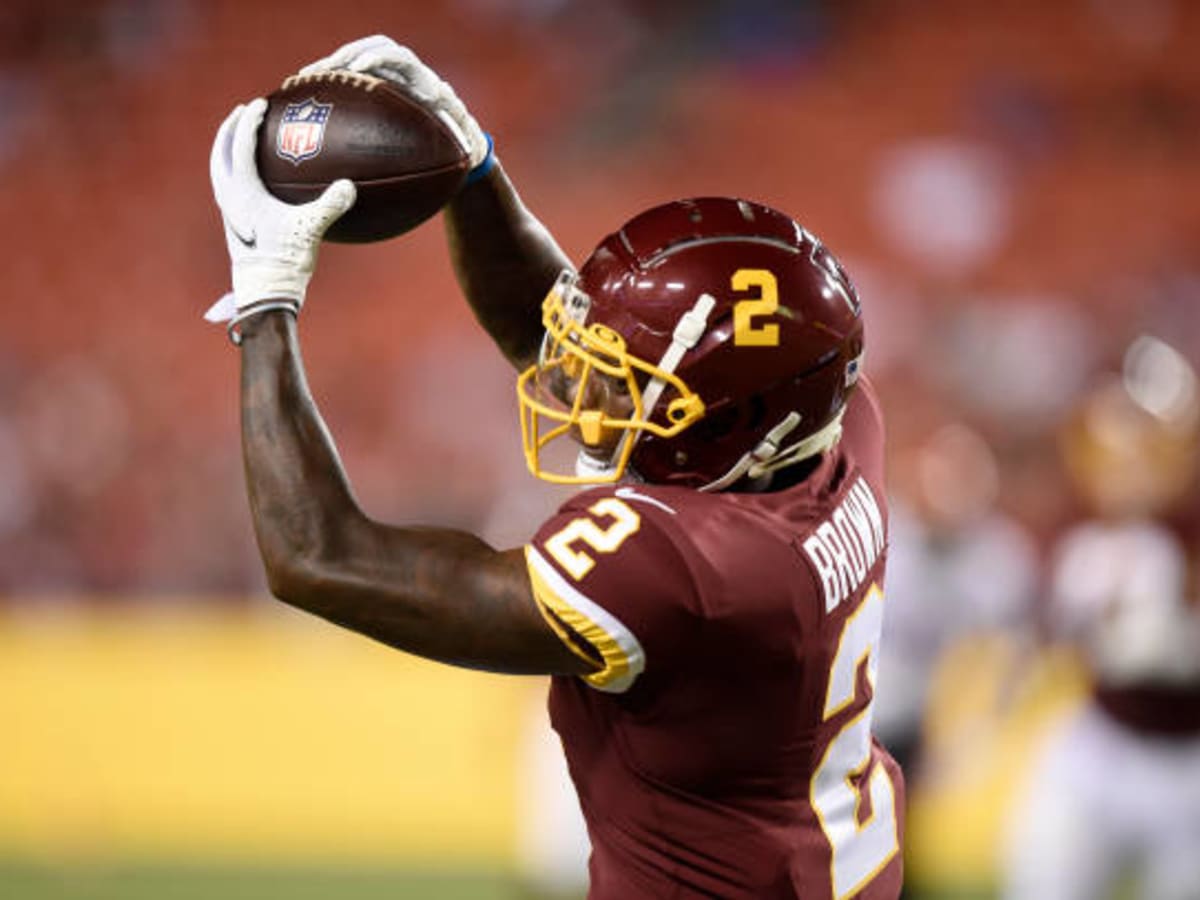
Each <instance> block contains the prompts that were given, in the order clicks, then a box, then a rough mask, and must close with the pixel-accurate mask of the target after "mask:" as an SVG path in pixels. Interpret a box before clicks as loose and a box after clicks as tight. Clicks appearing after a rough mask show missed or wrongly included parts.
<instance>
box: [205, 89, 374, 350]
mask: <svg viewBox="0 0 1200 900" xmlns="http://www.w3.org/2000/svg"><path fill="white" fill-rule="evenodd" d="M266 110H267V101H266V100H263V99H262V98H259V99H256V100H252V101H251V102H250V103H249V105H246V106H239V107H238V108H237V109H235V110H234V111H233V112H232V113H230V114H229V117H228V118H227V119H226V120H225V121H224V122H223V123H222V124H221V127H220V129H219V130H218V131H217V137H216V140H215V141H213V147H212V156H211V157H210V159H209V174H210V175H211V177H212V186H213V194H214V195H215V197H216V200H217V206H218V207H220V209H221V218H222V219H223V221H224V223H225V243H226V244H227V245H228V246H229V258H230V260H231V261H232V263H233V291H232V292H231V293H228V294H226V295H225V296H224V297H222V298H221V299H220V300H218V301H217V302H216V303H214V304H213V306H212V307H211V308H210V309H209V310H208V312H206V313H205V314H204V318H206V319H207V320H208V321H210V322H230V325H231V327H232V326H233V325H234V324H236V323H237V322H238V321H240V320H241V319H244V318H246V317H247V316H249V315H252V314H253V313H256V312H261V311H264V310H266V309H290V310H292V311H293V312H299V310H300V306H301V305H302V304H303V303H304V292H305V291H306V290H307V288H308V281H309V279H310V278H312V274H313V269H314V268H315V267H316V264H317V249H318V247H319V246H320V244H321V237H322V236H323V235H324V234H325V231H326V229H328V228H329V226H330V225H332V224H333V223H334V221H335V220H336V219H337V218H338V216H340V215H342V213H344V212H345V211H346V210H348V209H349V208H350V207H351V206H353V205H354V199H355V189H354V183H353V182H352V181H350V180H348V179H344V178H343V179H340V180H338V181H335V182H334V183H333V184H331V185H329V187H327V188H326V189H325V193H323V194H321V196H320V197H318V198H317V199H316V200H312V201H310V202H308V203H304V204H298V205H297V204H291V203H284V202H283V201H282V200H279V199H277V198H276V197H273V196H272V195H271V194H270V193H269V192H268V191H267V189H266V187H264V186H263V183H262V179H261V178H260V177H259V175H258V167H257V166H256V165H255V162H254V150H255V146H256V144H257V143H258V126H259V125H260V124H261V123H262V120H263V116H264V115H265V113H266ZM231 333H232V332H231Z"/></svg>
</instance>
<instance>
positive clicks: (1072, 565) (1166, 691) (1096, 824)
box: [1004, 520, 1200, 900]
mask: <svg viewBox="0 0 1200 900" xmlns="http://www.w3.org/2000/svg"><path fill="white" fill-rule="evenodd" d="M1053 592H1054V593H1053V597H1052V608H1051V619H1052V626H1053V627H1054V629H1055V630H1056V632H1057V633H1059V634H1060V635H1062V636H1065V637H1068V638H1070V639H1073V640H1074V641H1075V642H1077V644H1078V646H1079V647H1080V649H1081V650H1082V652H1083V654H1084V657H1085V660H1086V662H1087V665H1088V667H1089V669H1090V671H1091V675H1092V679H1093V685H1094V689H1093V691H1092V694H1091V696H1090V697H1089V700H1088V702H1087V703H1085V704H1084V705H1083V707H1082V708H1081V709H1080V710H1078V711H1077V713H1075V714H1073V715H1072V716H1070V717H1069V718H1068V719H1067V720H1066V721H1064V722H1063V723H1062V724H1061V726H1060V727H1059V728H1058V729H1057V730H1056V732H1055V733H1054V734H1053V735H1052V736H1050V737H1049V739H1048V741H1047V744H1046V746H1045V749H1044V752H1043V754H1042V756H1041V757H1040V759H1039V760H1038V762H1037V763H1036V764H1035V767H1034V771H1033V772H1032V773H1031V776H1030V781H1029V783H1028V785H1027V792H1026V795H1025V796H1024V798H1023V799H1021V800H1019V801H1018V803H1017V804H1016V806H1015V809H1014V813H1015V814H1014V816H1013V818H1012V822H1011V829H1010V844H1009V858H1008V860H1007V863H1008V865H1007V869H1006V875H1007V880H1008V883H1007V885H1006V889H1005V893H1004V896H1005V898H1007V900H1098V898H1105V897H1108V896H1110V895H1111V891H1112V890H1113V886H1114V885H1115V884H1118V883H1121V882H1122V881H1123V880H1124V879H1127V878H1129V877H1131V874H1130V873H1134V875H1133V876H1132V877H1136V879H1137V881H1138V886H1137V888H1136V889H1135V891H1134V893H1133V894H1132V895H1131V896H1135V897H1137V898H1139V900H1185V898H1190V900H1194V898H1200V612H1198V611H1197V607H1196V605H1195V604H1189V603H1188V595H1187V559H1186V554H1185V551H1184V548H1183V545H1182V543H1181V542H1180V540H1179V538H1178V537H1177V536H1176V534H1175V533H1174V532H1172V531H1171V530H1169V529H1168V528H1166V527H1164V526H1162V525H1159V524H1157V523H1153V522H1151V521H1149V520H1143V521H1127V522H1124V523H1120V524H1103V523H1099V522H1093V523H1088V524H1084V525H1081V526H1078V527H1077V528H1075V529H1074V530H1072V531H1071V532H1069V533H1068V534H1066V535H1065V536H1064V538H1063V540H1062V543H1061V545H1060V548H1059V550H1058V552H1057V554H1056V560H1055V563H1054V568H1053Z"/></svg>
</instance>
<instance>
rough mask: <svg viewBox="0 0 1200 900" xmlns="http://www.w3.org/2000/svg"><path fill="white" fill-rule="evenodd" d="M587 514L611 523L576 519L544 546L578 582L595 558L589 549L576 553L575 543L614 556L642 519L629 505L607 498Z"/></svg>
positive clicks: (589, 508) (594, 504)
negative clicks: (600, 523)
mask: <svg viewBox="0 0 1200 900" xmlns="http://www.w3.org/2000/svg"><path fill="white" fill-rule="evenodd" d="M588 512H589V513H591V514H592V515H593V516H596V517H601V516H604V517H607V518H609V519H611V520H612V521H611V522H610V523H609V524H608V525H607V526H606V527H603V528H602V527H601V526H599V525H597V524H596V523H595V522H593V521H592V520H591V519H574V520H572V521H571V522H569V523H568V524H567V526H566V527H565V528H563V529H562V530H561V531H558V532H557V533H555V534H554V535H553V536H551V537H550V538H549V539H548V540H547V541H546V543H545V547H546V551H547V552H548V553H549V554H550V555H551V556H553V557H554V559H555V560H556V561H557V562H558V564H559V565H560V566H562V567H563V569H564V570H565V571H566V572H568V573H569V574H570V575H571V577H572V578H574V579H575V580H576V581H578V580H579V579H580V578H582V577H583V576H584V575H586V574H587V573H588V572H590V571H591V570H592V567H593V566H594V565H596V559H595V557H593V556H592V554H591V553H588V552H587V551H586V550H582V549H578V550H577V549H576V548H575V546H574V545H575V544H577V543H583V544H586V545H587V546H588V547H589V548H591V550H592V551H593V552H595V553H615V552H616V550H617V548H618V547H620V546H621V544H623V543H625V539H626V538H627V537H629V536H630V535H631V534H633V533H634V532H635V531H637V530H638V528H639V527H640V526H641V524H642V519H641V517H640V516H639V515H638V514H637V513H636V512H634V511H633V510H632V509H631V508H630V506H629V504H627V503H623V502H622V501H620V500H618V499H617V498H616V497H605V498H604V499H603V500H600V501H599V502H597V503H593V504H592V505H591V506H590V507H588Z"/></svg>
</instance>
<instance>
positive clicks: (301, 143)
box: [275, 97, 333, 165]
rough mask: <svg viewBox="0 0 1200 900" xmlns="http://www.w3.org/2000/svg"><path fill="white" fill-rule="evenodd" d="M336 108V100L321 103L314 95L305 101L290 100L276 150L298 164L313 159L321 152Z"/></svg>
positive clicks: (276, 143) (281, 122)
mask: <svg viewBox="0 0 1200 900" xmlns="http://www.w3.org/2000/svg"><path fill="white" fill-rule="evenodd" d="M332 111H333V104H332V103H318V102H317V101H316V100H315V99H313V98H311V97H310V98H309V99H308V100H305V101H304V102H302V103H289V104H288V105H287V106H286V107H284V110H283V118H282V120H281V121H280V123H279V131H278V136H277V137H276V140H275V152H276V153H277V154H278V155H279V156H281V157H282V158H284V159H287V160H291V162H292V163H293V164H294V165H300V163H302V162H303V161H304V160H306V159H312V158H313V157H314V156H316V155H317V154H318V153H320V152H321V145H322V144H323V143H324V140H325V123H326V122H328V121H329V114H330V113H331V112H332Z"/></svg>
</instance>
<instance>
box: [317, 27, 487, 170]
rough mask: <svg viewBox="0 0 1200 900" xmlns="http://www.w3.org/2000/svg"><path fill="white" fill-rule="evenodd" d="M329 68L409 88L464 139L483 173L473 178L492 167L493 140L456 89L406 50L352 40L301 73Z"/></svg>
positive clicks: (378, 38) (386, 40)
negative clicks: (371, 76) (365, 75)
mask: <svg viewBox="0 0 1200 900" xmlns="http://www.w3.org/2000/svg"><path fill="white" fill-rule="evenodd" d="M330 69H349V70H350V71H351V72H365V73H367V74H368V75H374V76H375V77H376V78H384V79H386V80H388V81H390V82H392V83H393V84H398V85H400V86H401V87H404V88H406V89H407V90H408V91H409V92H411V93H412V95H413V96H414V97H416V98H417V99H418V100H419V101H421V102H422V103H424V104H425V106H426V107H428V108H429V109H431V110H433V111H434V112H435V113H437V114H438V115H440V116H441V118H442V121H443V122H445V123H446V124H447V125H448V126H450V128H451V130H452V131H455V132H456V133H458V134H459V135H460V136H461V137H462V144H463V146H464V147H466V148H467V151H468V153H469V154H470V158H471V168H472V170H481V171H473V172H472V174H473V175H476V177H478V175H481V174H483V172H486V170H487V168H491V163H492V159H493V157H492V141H491V138H489V137H488V136H487V135H486V134H485V133H484V131H483V129H481V128H480V127H479V123H478V122H476V121H475V117H474V116H472V115H471V114H470V113H469V112H467V108H466V106H464V105H463V102H462V101H461V100H459V99H458V95H457V94H455V93H454V88H452V87H450V85H449V84H447V83H446V82H444V81H442V79H441V78H439V77H438V74H437V73H436V72H434V71H433V69H431V68H429V66H427V65H425V64H424V63H423V62H421V60H419V59H418V58H417V55H416V54H415V53H413V52H412V51H411V50H409V49H408V48H407V47H402V46H400V45H399V44H397V43H396V42H395V41H393V40H392V39H391V38H390V37H386V36H385V35H382V34H374V35H371V36H370V37H365V38H360V39H359V40H357V41H351V42H350V43H349V44H346V45H345V46H343V47H340V48H339V49H337V50H335V51H334V52H333V53H332V54H330V55H329V56H326V57H325V58H324V59H319V60H317V61H316V62H315V63H310V64H309V65H307V66H305V67H304V68H303V69H301V70H300V74H301V75H312V74H315V73H317V72H325V71H328V70H330ZM485 167H486V168H485ZM469 180H473V179H470V178H469Z"/></svg>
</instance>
